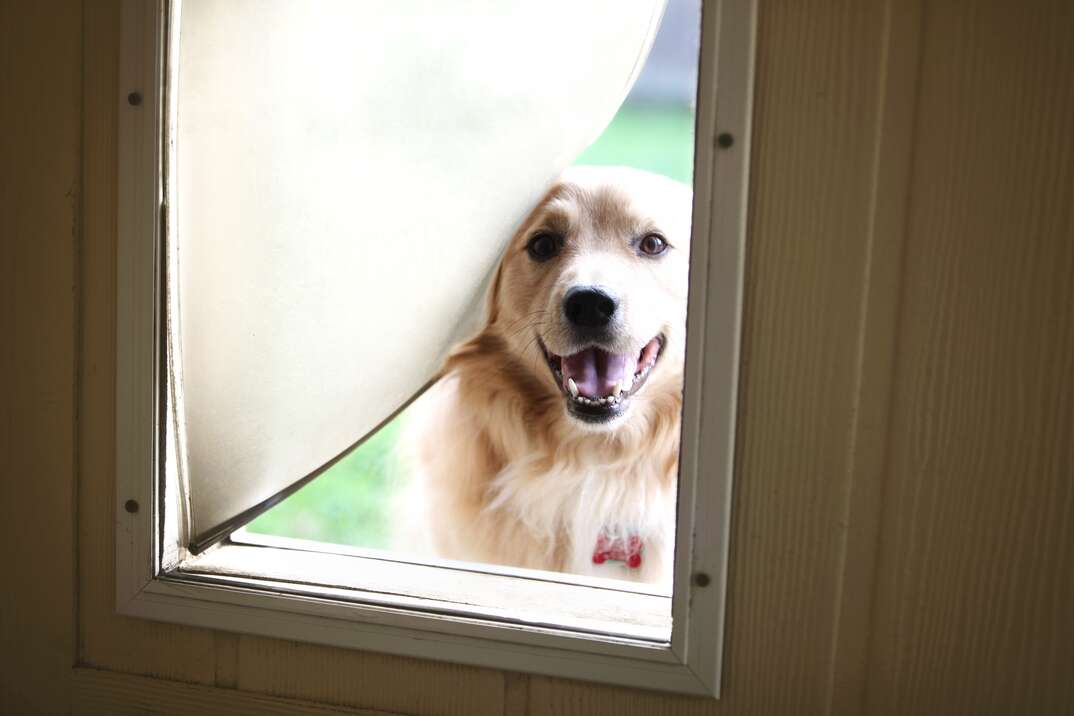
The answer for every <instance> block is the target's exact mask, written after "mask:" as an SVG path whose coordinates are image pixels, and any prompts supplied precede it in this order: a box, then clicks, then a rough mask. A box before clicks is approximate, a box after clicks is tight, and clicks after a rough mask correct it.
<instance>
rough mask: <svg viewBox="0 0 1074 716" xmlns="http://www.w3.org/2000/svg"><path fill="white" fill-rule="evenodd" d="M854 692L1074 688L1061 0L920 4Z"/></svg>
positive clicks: (1053, 696)
mask: <svg viewBox="0 0 1074 716" xmlns="http://www.w3.org/2000/svg"><path fill="white" fill-rule="evenodd" d="M923 33H924V34H923V38H922V47H923V54H922V68H921V70H922V71H921V87H920V92H921V95H920V102H919V106H918V118H917V123H916V124H917V130H916V147H915V150H914V154H915V161H914V169H913V174H912V183H911V195H910V205H909V215H908V237H907V247H906V266H905V275H904V288H903V291H902V303H901V328H900V334H899V343H898V351H897V374H896V379H895V380H896V383H895V386H896V387H895V401H894V411H893V414H892V418H891V429H890V433H889V435H890V449H889V463H888V464H889V468H888V474H887V493H886V496H885V500H884V513H883V527H882V543H881V551H880V560H879V563H878V581H877V586H876V617H875V628H874V633H873V637H872V641H871V645H872V653H871V669H870V683H869V702H868V703H869V706H870V712H871V713H876V714H925V713H940V712H942V713H951V714H969V713H972V714H1060V713H1071V710H1072V709H1074V675H1072V671H1071V664H1074V280H1072V277H1074V136H1072V132H1071V128H1072V127H1074V45H1072V43H1071V37H1074V6H1072V5H1071V4H1070V3H1069V2H1059V1H1057V2H1043V1H1040V2H1024V3H1013V2H987V3H975V4H973V5H972V6H969V7H968V6H967V4H966V3H958V2H932V3H929V4H928V5H927V6H926V12H925V17H924V24H923Z"/></svg>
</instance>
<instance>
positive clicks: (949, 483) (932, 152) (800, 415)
mask: <svg viewBox="0 0 1074 716" xmlns="http://www.w3.org/2000/svg"><path fill="white" fill-rule="evenodd" d="M117 31H118V27H117V4H116V2H115V1H114V0H93V1H92V2H85V3H83V4H80V3H78V2H75V1H68V2H60V1H58V0H57V1H56V2H42V3H18V2H15V1H14V0H12V1H10V2H8V1H6V0H5V2H4V3H3V5H2V10H0V35H2V38H0V58H2V59H0V83H2V85H0V87H2V94H0V112H2V113H3V120H2V125H0V127H2V132H0V147H2V152H0V163H2V166H0V169H2V174H0V176H2V177H3V180H2V181H3V183H2V184H0V189H2V191H0V197H2V201H3V206H2V210H0V238H2V246H3V253H2V254H0V255H2V257H3V258H2V263H0V296H2V304H0V306H2V309H0V310H2V314H0V315H2V316H3V324H2V326H0V335H2V336H3V340H2V341H0V360H2V361H3V362H2V364H0V376H2V378H0V379H2V381H3V384H2V391H0V396H2V406H3V408H2V409H3V416H4V417H3V429H2V432H0V460H2V461H3V462H2V465H3V473H2V476H0V495H2V501H0V511H2V519H0V549H2V550H3V553H2V554H3V564H4V565H5V570H4V576H3V578H2V585H3V586H2V587H0V593H2V597H0V600H2V601H0V635H2V638H3V643H2V650H0V653H2V656H0V658H2V660H3V662H4V663H3V664H0V667H2V668H0V699H2V701H0V712H2V713H4V714H9V713H10V714H22V713H33V712H37V711H44V712H50V711H51V712H63V711H67V710H74V711H76V712H80V713H83V712H84V713H102V714H113V713H123V712H131V713H140V712H144V711H146V710H148V709H149V708H150V707H153V708H157V709H159V710H160V712H162V713H188V712H193V713H199V712H200V713H205V714H209V713H218V712H219V713H224V712H229V713H235V712H240V713H285V712H290V711H298V712H302V713H338V712H339V711H337V710H336V709H340V710H345V711H346V712H350V713H354V712H359V713H384V712H392V713H407V714H464V715H467V716H471V715H472V716H481V715H484V714H497V715H498V714H526V713H528V714H532V715H533V716H538V715H543V714H609V715H611V714H616V715H631V714H662V715H666V716H680V715H686V714H703V713H722V714H729V715H731V714H734V715H736V716H737V715H739V714H821V713H841V714H859V713H868V714H916V713H929V714H1059V713H1061V712H1065V713H1070V712H1071V711H1072V710H1074V671H1072V669H1074V280H1072V275H1074V39H1072V38H1074V3H1070V2H1066V1H1065V0H1055V1H1054V2H1045V1H1044V0H1041V1H1039V2H1024V1H1018V0H1009V1H1008V2H971V1H970V0H965V1H964V2H956V1H954V0H950V1H947V2H942V1H940V0H935V1H932V2H924V1H923V2H913V1H906V2H902V1H900V0H890V1H889V2H884V1H883V0H868V1H866V0H845V1H844V2H829V1H826V0H810V1H808V2H807V1H806V0H761V13H760V38H759V53H760V54H759V57H758V75H757V94H756V97H757V102H756V120H755V140H754V158H753V178H752V196H751V202H750V203H751V209H750V230H749V231H750V247H749V260H748V278H747V305H746V317H745V341H744V348H745V355H744V361H745V363H744V371H743V377H742V403H741V408H740V433H739V441H738V461H737V470H736V478H735V479H736V485H735V498H734V524H733V529H732V533H733V536H732V540H733V542H732V562H731V579H730V585H731V586H730V612H729V615H728V623H729V634H728V642H727V650H728V659H727V667H726V678H725V683H726V687H725V698H724V699H723V700H722V701H721V702H719V703H715V702H710V701H705V700H698V699H692V698H685V697H673V696H661V695H657V694H651V693H642V692H635V691H630V690H626V689H616V688H610V687H600V686H592V685H587V684H583V683H577V682H571V681H566V680H562V679H551V678H543V677H527V676H523V675H516V674H505V673H501V672H499V671H493V670H487V669H476V668H469V667H460V666H450V665H443V664H436V663H432V662H426V661H420V660H414V659H404V658H397V657H386V656H379V655H376V654H369V653H361V652H348V651H341V650H335V649H329V648H322V647H315V646H306V645H300V644H295V643H290V642H283V641H277V640H272V639H265V638H260V637H246V636H238V635H234V634H228V633H224V632H212V631H207V630H203V629H194V628H185V627H179V626H174V625H166V624H155V623H150V622H143V621H138V620H134V619H127V618H120V617H117V616H115V615H114V614H113V613H112V584H113V581H112V580H113V564H112V556H111V555H112V533H111V521H112V515H111V504H112V487H113V482H112V479H113V478H112V475H113V469H114V464H115V456H114V451H113V448H112V441H113V436H114V415H113V408H114V406H113V399H112V395H113V388H114V385H115V376H114V366H115V362H114V354H113V342H114V337H115V325H114V320H113V315H114V308H115V306H114V302H115V293H114V288H113V286H114V279H115V269H114V253H115V222H116V217H115V210H114V207H115V200H116V194H115V193H116V187H115V177H116V167H115V150H116V100H115V98H116V96H117V87H116V63H117V59H116V57H117ZM348 709H357V710H361V709H365V711H349V710H348Z"/></svg>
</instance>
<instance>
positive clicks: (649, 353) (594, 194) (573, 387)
mask: <svg viewBox="0 0 1074 716" xmlns="http://www.w3.org/2000/svg"><path fill="white" fill-rule="evenodd" d="M690 214H691V191H690V189H689V188H688V187H686V186H683V185H682V184H679V183H677V182H674V181H672V180H670V179H667V178H664V177H661V176H657V175H655V174H649V173H647V172H642V171H638V170H634V169H625V168H618V167H616V168H610V167H609V168H604V167H599V168H598V167H578V168H574V169H570V170H568V171H567V172H566V173H564V175H563V176H562V177H561V178H560V180H559V181H558V182H557V183H556V184H555V186H553V187H552V189H550V190H549V192H548V193H547V194H546V196H545V197H544V199H543V200H542V201H541V202H540V204H538V206H537V208H536V209H534V211H533V212H532V213H531V214H530V216H529V217H528V218H527V219H526V221H525V222H524V223H523V225H522V227H521V229H520V230H519V232H518V233H517V234H516V235H515V237H514V238H513V240H512V242H511V244H510V245H509V246H508V248H507V251H506V253H505V255H504V258H503V261H502V263H501V265H500V269H499V272H498V274H497V276H496V279H495V281H494V284H493V287H492V290H491V293H490V307H489V310H490V315H489V319H490V324H489V328H490V329H492V330H494V331H495V332H496V333H498V334H499V337H500V339H501V340H502V341H503V343H504V344H505V345H506V347H507V349H508V351H509V352H510V353H512V354H513V355H514V357H516V358H517V359H518V362H519V363H520V364H521V365H522V366H524V367H525V368H526V369H528V370H530V372H532V373H533V375H532V376H531V377H532V378H534V379H535V380H536V381H537V382H538V383H539V384H540V385H541V386H542V390H544V391H545V393H546V394H548V395H546V397H549V396H551V395H554V396H555V398H556V399H557V400H562V405H563V406H564V409H565V410H566V414H567V415H568V416H570V418H572V419H574V420H576V421H578V423H579V424H583V425H586V426H589V427H591V428H594V429H604V430H607V429H614V428H615V427H616V426H617V425H618V424H620V423H621V422H622V421H623V420H624V419H625V418H626V416H627V415H629V414H630V412H631V410H632V409H633V406H634V405H635V404H637V403H640V402H644V401H645V400H646V398H647V397H649V398H651V397H655V396H656V395H657V394H660V393H662V394H667V393H668V392H669V391H674V392H675V394H676V396H677V394H678V392H679V391H681V382H682V361H683V351H684V343H685V322H686V295H687V274H688V265H689V243H690Z"/></svg>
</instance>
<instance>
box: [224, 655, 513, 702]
mask: <svg viewBox="0 0 1074 716" xmlns="http://www.w3.org/2000/svg"><path fill="white" fill-rule="evenodd" d="M238 685H239V688H240V689H243V690H244V691H257V692H260V693H266V694H272V695H274V696H286V697H289V698H296V699H309V700H316V701H322V702H326V703H331V704H341V705H346V706H354V707H360V708H372V709H383V710H386V711H398V712H401V713H408V714H422V716H425V715H426V714H428V715H429V716H434V715H435V716H441V715H443V716H483V715H485V714H487V715H489V716H492V715H493V714H502V713H503V711H504V705H503V704H504V674H503V672H500V671H494V670H492V669H478V668H474V667H469V666H461V665H457V664H443V663H437V662H430V661H423V660H420V659H407V658H404V657H398V656H388V655H383V654H370V653H367V652H360V651H344V650H340V649H333V648H330V647H323V646H314V645H311V644H296V643H294V642H289V641H282V640H280V639H266V638H262V637H256V636H242V637H240V638H239V680H238Z"/></svg>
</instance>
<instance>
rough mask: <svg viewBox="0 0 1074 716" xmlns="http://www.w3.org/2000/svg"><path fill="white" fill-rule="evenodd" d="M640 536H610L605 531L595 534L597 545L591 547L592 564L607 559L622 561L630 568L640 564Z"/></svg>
mask: <svg viewBox="0 0 1074 716" xmlns="http://www.w3.org/2000/svg"><path fill="white" fill-rule="evenodd" d="M641 548H642V544H641V537H638V536H637V535H630V536H629V537H626V538H623V537H611V536H609V535H608V533H607V532H601V533H600V535H598V536H597V545H596V547H594V548H593V564H604V563H605V562H607V561H608V560H611V561H613V562H623V563H625V564H626V566H628V567H630V568H631V569H637V568H638V567H640V566H641Z"/></svg>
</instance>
